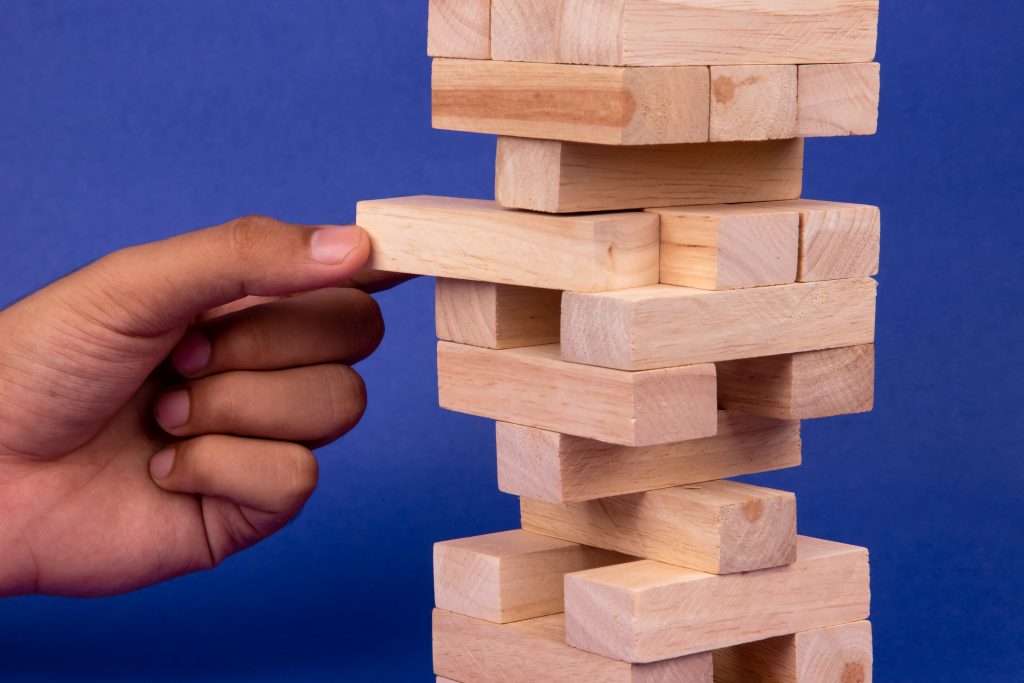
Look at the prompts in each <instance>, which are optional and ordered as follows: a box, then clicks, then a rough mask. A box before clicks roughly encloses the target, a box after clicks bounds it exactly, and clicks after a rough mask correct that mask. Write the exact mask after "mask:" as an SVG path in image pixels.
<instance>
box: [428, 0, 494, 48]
mask: <svg viewBox="0 0 1024 683" xmlns="http://www.w3.org/2000/svg"><path fill="white" fill-rule="evenodd" d="M427 29H428V30H427V36H428V37H427V54H429V55H430V56H431V57H458V58H460V59H490V58H491V0H430V14H429V19H428V20H427Z"/></svg>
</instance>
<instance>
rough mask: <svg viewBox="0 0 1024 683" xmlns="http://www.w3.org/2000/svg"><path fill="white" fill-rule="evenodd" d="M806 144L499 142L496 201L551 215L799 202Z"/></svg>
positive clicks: (503, 139)
mask: <svg viewBox="0 0 1024 683" xmlns="http://www.w3.org/2000/svg"><path fill="white" fill-rule="evenodd" d="M803 150H804V148H803V140H774V141H768V142H728V143H706V144H693V145H662V146H657V147H608V146H604V145H584V144H579V143H574V142H555V141H551V140H527V139H523V138H509V137H502V138H499V139H498V160H497V169H496V180H495V196H496V197H497V199H498V203H499V204H501V205H502V206H507V207H510V208H516V209H531V210H533V211H546V212H548V213H573V212H580V211H619V210H624V209H647V208H656V207H662V206H692V205H698V204H729V203H735V202H759V201H772V200H780V199H796V198H797V197H799V196H800V190H801V186H802V183H803V161H804V154H803Z"/></svg>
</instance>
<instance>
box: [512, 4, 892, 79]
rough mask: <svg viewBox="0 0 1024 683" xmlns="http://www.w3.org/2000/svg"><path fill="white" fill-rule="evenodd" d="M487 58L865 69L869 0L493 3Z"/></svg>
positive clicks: (874, 32)
mask: <svg viewBox="0 0 1024 683" xmlns="http://www.w3.org/2000/svg"><path fill="white" fill-rule="evenodd" d="M492 12H493V15H492V20H493V23H492V26H493V30H492V41H493V46H492V52H493V55H494V59H502V60H508V61H515V62H561V63H567V64H609V65H623V66H679V65H687V64H724V65H729V64H816V63H842V62H870V61H871V60H872V59H874V57H875V44H876V42H877V38H878V0H776V1H773V2H765V0H602V1H600V2H595V1H594V0H494V4H493V8H492Z"/></svg>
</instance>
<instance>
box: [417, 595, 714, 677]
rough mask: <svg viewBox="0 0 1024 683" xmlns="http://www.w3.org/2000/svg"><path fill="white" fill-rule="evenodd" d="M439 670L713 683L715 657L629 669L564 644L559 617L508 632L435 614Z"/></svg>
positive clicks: (459, 673)
mask: <svg viewBox="0 0 1024 683" xmlns="http://www.w3.org/2000/svg"><path fill="white" fill-rule="evenodd" d="M433 636H434V670H435V671H436V672H438V673H441V674H444V675H445V676H451V677H453V678H455V679H458V680H460V681H470V682H487V683H565V682H566V681H580V682H584V681H585V682H586V683H712V675H713V674H712V656H711V653H702V654H696V655H692V656H689V657H680V658H677V659H670V660H667V661H664V662H654V663H651V664H629V663H627V662H620V661H617V660H614V659H608V658H606V657H601V656H599V655H595V654H591V653H589V652H584V651H583V650H577V649H576V648H572V647H569V646H568V645H566V643H565V617H564V615H561V614H556V615H552V616H548V617H541V618H538V619H530V620H527V621H520V622H517V623H515V624H507V625H504V626H501V625H498V624H491V623H488V622H486V621H480V620H477V619H472V618H470V617H465V616H462V615H459V614H452V613H450V612H445V611H443V610H434V618H433Z"/></svg>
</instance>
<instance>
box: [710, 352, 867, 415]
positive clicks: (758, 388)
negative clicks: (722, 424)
mask: <svg viewBox="0 0 1024 683" xmlns="http://www.w3.org/2000/svg"><path fill="white" fill-rule="evenodd" d="M718 404H719V405H720V406H721V407H722V408H724V409H726V410H735V411H740V412H745V413H751V414H754V415H761V416H764V417H771V418H775V419H777V420H812V419H815V418H819V417H832V416H835V415H852V414H854V413H868V412H871V410H872V409H873V408H874V406H875V347H874V345H873V344H864V345H861V346H849V347H845V348H840V349H827V350H825V351H807V352H805V353H795V354H786V355H782V356H769V357H767V358H749V359H746V360H735V361H729V362H727V363H719V364H718Z"/></svg>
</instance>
